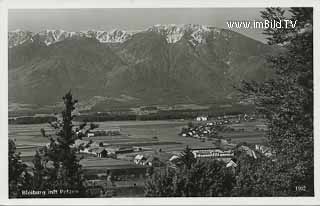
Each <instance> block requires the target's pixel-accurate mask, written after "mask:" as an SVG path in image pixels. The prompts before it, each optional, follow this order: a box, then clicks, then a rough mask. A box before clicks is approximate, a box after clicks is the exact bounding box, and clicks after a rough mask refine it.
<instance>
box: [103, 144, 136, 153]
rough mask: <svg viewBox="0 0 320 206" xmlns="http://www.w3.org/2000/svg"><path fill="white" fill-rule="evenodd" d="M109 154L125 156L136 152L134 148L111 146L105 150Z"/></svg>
mask: <svg viewBox="0 0 320 206" xmlns="http://www.w3.org/2000/svg"><path fill="white" fill-rule="evenodd" d="M105 149H106V150H107V151H108V154H125V153H130V152H134V149H133V147H121V146H109V147H106V148H105Z"/></svg>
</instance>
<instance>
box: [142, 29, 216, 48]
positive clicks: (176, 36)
mask: <svg viewBox="0 0 320 206" xmlns="http://www.w3.org/2000/svg"><path fill="white" fill-rule="evenodd" d="M147 30H148V31H152V32H158V33H160V34H161V35H164V36H165V37H166V40H167V42H168V43H176V42H177V41H180V40H181V38H182V37H184V36H186V38H188V37H189V38H188V39H189V42H191V43H192V44H193V45H197V44H205V43H206V40H207V38H208V36H209V34H210V33H211V32H213V33H220V29H217V28H213V27H209V26H206V25H199V24H180V25H176V24H167V25H161V24H157V25H154V26H152V27H150V28H148V29H147Z"/></svg>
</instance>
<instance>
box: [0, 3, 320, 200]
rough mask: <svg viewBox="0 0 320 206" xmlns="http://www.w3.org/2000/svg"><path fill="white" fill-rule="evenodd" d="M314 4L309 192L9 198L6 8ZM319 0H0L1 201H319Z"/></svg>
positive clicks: (199, 6)
mask: <svg viewBox="0 0 320 206" xmlns="http://www.w3.org/2000/svg"><path fill="white" fill-rule="evenodd" d="M227 7H229V8H234V7H235V8H249V7H255V8H257V7H313V15H314V19H313V21H314V24H313V25H314V28H313V29H314V30H313V32H314V33H313V40H314V42H313V44H314V67H313V68H314V69H313V70H314V72H313V74H314V194H315V196H314V197H221V198H220V197H219V198H218V197H212V198H211V197H210V198H204V197H197V198H50V199H46V198H39V199H8V166H7V165H8V39H7V32H8V10H9V9H54V8H61V9H62V8H66V9H70V8H227ZM319 17H320V1H317V0H242V1H239V0H118V1H117V0H77V1H75V0H0V84H1V85H0V94H1V99H0V121H1V122H0V132H1V136H0V146H1V149H0V154H1V155H0V160H1V163H2V164H0V174H1V177H2V178H1V186H0V204H9V205H45V204H50V205H59V204H63V205H320V198H319V196H320V187H319V183H320V178H319V175H320V148H319V147H320V145H319V144H320V142H319V141H320V140H319V137H318V136H319V134H320V118H319V114H320V107H319V106H320V104H319V101H320V97H318V96H319V91H320V83H319V78H320V76H319V73H320V71H319V68H320V67H319V66H320V65H319V63H320V62H319V61H320V59H319V58H317V57H320V56H319V49H320V38H319V37H320V34H319V29H320V18H319Z"/></svg>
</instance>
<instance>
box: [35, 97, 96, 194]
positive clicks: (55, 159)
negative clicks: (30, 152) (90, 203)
mask: <svg viewBox="0 0 320 206" xmlns="http://www.w3.org/2000/svg"><path fill="white" fill-rule="evenodd" d="M63 102H64V106H65V107H64V110H63V111H62V120H61V121H57V122H53V123H50V125H51V126H52V127H53V128H54V129H55V131H56V134H55V135H54V136H52V135H48V137H49V138H50V143H49V145H48V146H47V147H45V148H43V151H42V152H41V153H42V154H43V155H39V153H38V152H37V153H36V155H35V157H34V160H33V163H34V183H33V186H34V187H36V188H40V189H58V190H69V191H71V193H66V194H57V195H56V197H59V196H61V197H84V196H85V186H84V184H85V179H84V177H83V172H82V169H81V165H80V164H79V157H77V155H76V152H77V148H76V147H74V143H75V140H76V139H81V138H82V137H83V136H85V135H86V133H88V132H89V131H90V130H91V129H94V128H96V127H97V125H94V124H90V125H89V127H90V128H89V129H85V128H86V126H87V124H86V123H82V124H80V125H79V127H77V128H75V129H74V125H73V123H72V120H73V118H74V115H73V114H72V112H73V111H74V109H75V104H76V103H77V100H74V99H73V97H72V94H71V92H68V93H67V94H66V95H65V96H64V97H63ZM76 131H84V132H76Z"/></svg>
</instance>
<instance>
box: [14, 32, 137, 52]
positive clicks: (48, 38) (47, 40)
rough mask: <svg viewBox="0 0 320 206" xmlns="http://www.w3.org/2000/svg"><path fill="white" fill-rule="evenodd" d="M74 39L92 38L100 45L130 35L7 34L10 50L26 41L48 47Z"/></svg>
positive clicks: (77, 33) (122, 40) (114, 33)
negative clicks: (35, 41)
mask: <svg viewBox="0 0 320 206" xmlns="http://www.w3.org/2000/svg"><path fill="white" fill-rule="evenodd" d="M74 37H86V38H94V39H97V40H98V41H99V42H101V43H122V42H124V41H126V40H127V39H128V38H130V37H131V34H130V33H129V32H126V31H122V30H119V29H114V30H112V31H96V30H88V31H80V32H74V31H65V30H62V29H46V30H42V31H40V32H38V33H33V32H29V31H22V30H14V31H10V32H9V33H8V38H9V47H10V48H11V47H15V46H18V45H20V44H23V43H25V42H27V41H34V40H35V39H37V40H38V41H40V42H42V43H44V44H46V45H47V46H49V45H51V44H54V43H57V42H60V41H63V40H65V39H70V38H74Z"/></svg>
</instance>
